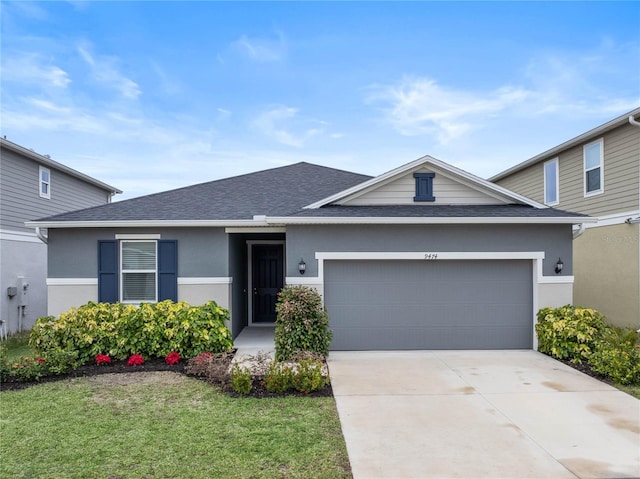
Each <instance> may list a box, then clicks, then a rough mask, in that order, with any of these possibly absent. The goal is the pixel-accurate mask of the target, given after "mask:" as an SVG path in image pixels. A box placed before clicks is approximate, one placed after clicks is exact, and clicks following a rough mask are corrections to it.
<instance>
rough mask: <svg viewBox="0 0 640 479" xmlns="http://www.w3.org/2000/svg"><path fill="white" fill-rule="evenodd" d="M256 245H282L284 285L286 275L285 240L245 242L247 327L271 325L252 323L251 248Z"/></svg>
mask: <svg viewBox="0 0 640 479" xmlns="http://www.w3.org/2000/svg"><path fill="white" fill-rule="evenodd" d="M257 244H281V245H282V282H283V284H287V283H286V274H287V250H286V248H287V242H286V241H285V240H247V323H248V325H249V326H258V325H261V326H264V325H265V324H267V325H271V323H260V322H255V323H254V322H253V251H252V250H253V248H252V246H254V245H257Z"/></svg>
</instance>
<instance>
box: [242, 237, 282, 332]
mask: <svg viewBox="0 0 640 479" xmlns="http://www.w3.org/2000/svg"><path fill="white" fill-rule="evenodd" d="M249 248H250V253H251V261H250V269H251V274H250V278H251V285H250V288H251V294H250V302H251V304H250V311H251V318H250V323H251V324H269V323H271V324H273V323H275V321H276V301H277V299H278V293H279V292H280V290H281V289H282V287H283V286H284V242H279V243H275V242H273V243H272V242H264V243H263V242H255V243H254V242H252V243H250V244H249Z"/></svg>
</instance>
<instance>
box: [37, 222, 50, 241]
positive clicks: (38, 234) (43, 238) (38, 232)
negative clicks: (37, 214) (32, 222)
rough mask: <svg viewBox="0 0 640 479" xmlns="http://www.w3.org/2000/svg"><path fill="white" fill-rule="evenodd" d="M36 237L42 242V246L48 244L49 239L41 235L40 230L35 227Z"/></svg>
mask: <svg viewBox="0 0 640 479" xmlns="http://www.w3.org/2000/svg"><path fill="white" fill-rule="evenodd" d="M36 236H37V237H38V238H39V239H40V241H42V242H43V243H44V244H47V243H48V242H49V238H47V237H46V236H45V235H44V234H42V230H41V229H40V227H39V226H36Z"/></svg>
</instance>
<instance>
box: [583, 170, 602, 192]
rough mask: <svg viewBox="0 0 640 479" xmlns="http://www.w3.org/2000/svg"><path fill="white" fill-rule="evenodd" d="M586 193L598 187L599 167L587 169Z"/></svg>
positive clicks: (596, 189)
mask: <svg viewBox="0 0 640 479" xmlns="http://www.w3.org/2000/svg"><path fill="white" fill-rule="evenodd" d="M586 175H587V193H589V192H590V191H598V190H599V189H600V168H595V169H593V170H590V171H587V173H586Z"/></svg>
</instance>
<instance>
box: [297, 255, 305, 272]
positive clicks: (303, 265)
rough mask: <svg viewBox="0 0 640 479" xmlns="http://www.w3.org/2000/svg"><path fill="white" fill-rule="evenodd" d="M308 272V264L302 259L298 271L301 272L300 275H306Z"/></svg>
mask: <svg viewBox="0 0 640 479" xmlns="http://www.w3.org/2000/svg"><path fill="white" fill-rule="evenodd" d="M306 270H307V263H305V262H304V260H303V259H302V258H300V262H299V263H298V271H299V272H300V274H304V272H305V271H306Z"/></svg>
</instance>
